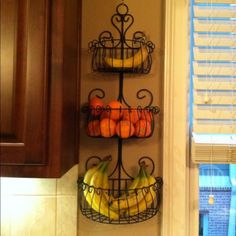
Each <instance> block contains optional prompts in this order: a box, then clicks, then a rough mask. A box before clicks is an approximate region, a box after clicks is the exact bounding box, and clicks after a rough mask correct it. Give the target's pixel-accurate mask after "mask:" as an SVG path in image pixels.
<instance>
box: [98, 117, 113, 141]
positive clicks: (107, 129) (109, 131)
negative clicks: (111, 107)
mask: <svg viewBox="0 0 236 236" xmlns="http://www.w3.org/2000/svg"><path fill="white" fill-rule="evenodd" d="M100 130H101V135H102V136H103V137H105V138H109V137H112V136H113V135H115V133H116V122H115V121H114V120H112V119H109V118H103V119H102V120H100Z"/></svg>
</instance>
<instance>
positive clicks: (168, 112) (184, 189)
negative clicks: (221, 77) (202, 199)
mask: <svg viewBox="0 0 236 236" xmlns="http://www.w3.org/2000/svg"><path fill="white" fill-rule="evenodd" d="M165 10H166V11H165V13H166V14H165V69H164V125H163V127H164V128H163V129H164V130H163V180H164V187H163V224H162V235H163V236H173V235H176V236H189V235H192V236H197V235H198V224H199V216H198V214H199V211H198V209H199V207H198V165H197V164H194V163H192V162H191V160H190V135H189V134H190V130H189V127H190V126H189V112H188V110H189V109H188V106H189V104H188V101H189V93H188V91H189V85H190V81H189V0H166V9H165ZM184 22H185V23H184Z"/></svg>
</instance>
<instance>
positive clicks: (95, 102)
mask: <svg viewBox="0 0 236 236" xmlns="http://www.w3.org/2000/svg"><path fill="white" fill-rule="evenodd" d="M89 106H90V109H91V114H92V115H93V116H98V115H100V114H101V112H102V109H103V107H104V103H103V101H102V99H101V98H99V97H97V96H94V97H92V98H91V99H90V101H89Z"/></svg>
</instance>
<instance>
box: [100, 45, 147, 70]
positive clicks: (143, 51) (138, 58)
mask: <svg viewBox="0 0 236 236" xmlns="http://www.w3.org/2000/svg"><path fill="white" fill-rule="evenodd" d="M147 57H148V51H147V48H146V47H145V46H141V47H140V48H139V50H138V52H136V53H135V54H134V56H131V57H129V58H125V59H117V58H113V57H105V58H104V61H105V63H106V64H107V65H108V66H110V67H115V68H135V67H138V66H140V65H141V64H142V63H143V62H144V61H145V60H146V59H147Z"/></svg>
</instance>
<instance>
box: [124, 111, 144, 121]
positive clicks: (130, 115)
mask: <svg viewBox="0 0 236 236" xmlns="http://www.w3.org/2000/svg"><path fill="white" fill-rule="evenodd" d="M140 117H141V113H140V111H138V110H137V109H134V108H131V109H128V110H124V111H123V116H122V119H123V120H129V121H131V122H132V123H133V124H135V123H136V122H137V121H138V120H139V119H140Z"/></svg>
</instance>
